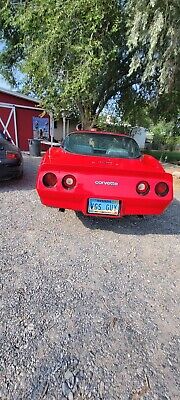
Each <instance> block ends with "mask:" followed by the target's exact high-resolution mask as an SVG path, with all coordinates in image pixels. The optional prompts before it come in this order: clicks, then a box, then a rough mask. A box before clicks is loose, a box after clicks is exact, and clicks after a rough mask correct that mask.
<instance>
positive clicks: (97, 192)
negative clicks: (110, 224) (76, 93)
mask: <svg viewBox="0 0 180 400" xmlns="http://www.w3.org/2000/svg"><path fill="white" fill-rule="evenodd" d="M36 188H37V191H38V194H39V196H40V199H41V202H42V203H43V204H45V205H46V206H49V207H57V208H59V209H60V210H61V211H64V209H66V208H67V209H71V210H75V211H81V212H82V213H83V214H85V215H88V216H101V217H113V218H119V217H123V216H124V215H147V214H161V213H162V212H163V211H164V210H165V209H166V208H167V206H168V205H169V204H170V203H171V201H172V199H173V184H172V175H171V174H168V173H166V172H165V171H164V169H163V167H162V165H161V164H160V163H159V161H157V160H156V159H155V158H153V157H152V156H149V155H143V154H141V152H140V149H139V147H138V145H137V143H136V142H135V140H134V139H132V138H131V137H129V136H127V135H125V134H116V133H110V132H93V131H78V132H72V133H70V134H69V135H67V136H66V138H65V140H64V143H63V144H62V145H61V147H51V148H50V149H49V150H48V151H47V152H46V154H45V155H44V157H43V159H42V161H41V164H40V167H39V171H38V176H37V185H36Z"/></svg>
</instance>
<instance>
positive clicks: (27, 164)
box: [0, 155, 41, 192]
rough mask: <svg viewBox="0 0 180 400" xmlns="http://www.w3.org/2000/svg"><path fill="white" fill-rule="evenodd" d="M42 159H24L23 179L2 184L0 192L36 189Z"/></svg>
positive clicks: (26, 157) (27, 157)
mask: <svg viewBox="0 0 180 400" xmlns="http://www.w3.org/2000/svg"><path fill="white" fill-rule="evenodd" d="M40 162H41V157H30V156H28V155H26V156H24V157H23V177H22V178H21V179H11V180H8V181H2V182H0V192H12V191H19V190H32V189H35V185H36V176H37V170H38V167H39V164H40Z"/></svg>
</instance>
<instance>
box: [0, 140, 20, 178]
mask: <svg viewBox="0 0 180 400" xmlns="http://www.w3.org/2000/svg"><path fill="white" fill-rule="evenodd" d="M22 174H23V158H22V154H21V151H20V150H19V149H18V147H16V146H15V145H14V144H13V143H12V140H11V138H9V137H8V136H6V135H5V134H4V133H3V132H0V180H6V179H11V178H20V177H21V176H22Z"/></svg>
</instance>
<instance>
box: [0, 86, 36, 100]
mask: <svg viewBox="0 0 180 400" xmlns="http://www.w3.org/2000/svg"><path fill="white" fill-rule="evenodd" d="M0 92H2V93H5V94H10V95H11V96H15V97H19V98H21V99H24V100H29V101H33V102H34V103H39V100H38V99H36V98H33V97H29V96H26V95H25V94H21V93H18V92H13V90H6V89H3V88H0Z"/></svg>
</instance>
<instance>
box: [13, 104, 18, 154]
mask: <svg viewBox="0 0 180 400" xmlns="http://www.w3.org/2000/svg"><path fill="white" fill-rule="evenodd" d="M13 110H14V112H13V116H14V133H15V139H16V146H17V147H18V145H19V143H18V131H17V120H16V108H15V107H13Z"/></svg>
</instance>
